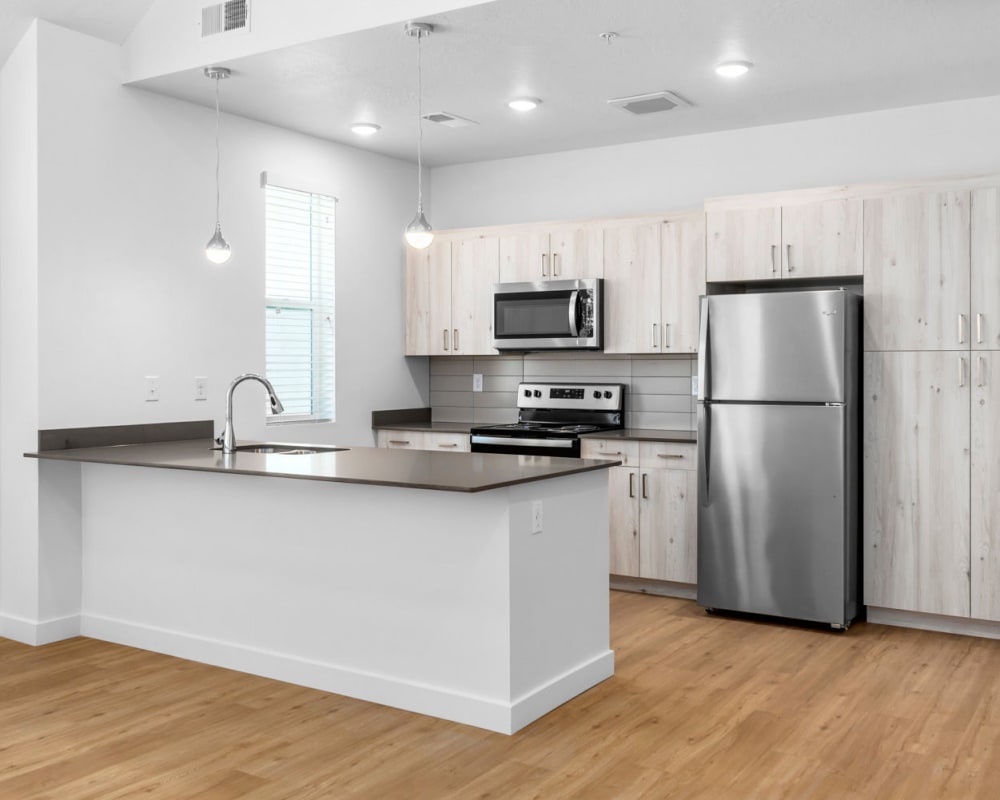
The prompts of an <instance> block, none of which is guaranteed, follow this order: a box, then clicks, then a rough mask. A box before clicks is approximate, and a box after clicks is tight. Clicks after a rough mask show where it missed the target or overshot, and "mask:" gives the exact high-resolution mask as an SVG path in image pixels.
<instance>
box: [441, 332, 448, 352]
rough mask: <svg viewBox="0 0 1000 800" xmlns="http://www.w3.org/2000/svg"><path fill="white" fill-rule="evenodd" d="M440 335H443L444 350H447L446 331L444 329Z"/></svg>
mask: <svg viewBox="0 0 1000 800" xmlns="http://www.w3.org/2000/svg"><path fill="white" fill-rule="evenodd" d="M441 333H442V334H443V335H444V349H445V350H447V349H448V329H447V328H444V329H443V330H442V331H441Z"/></svg>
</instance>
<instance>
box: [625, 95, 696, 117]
mask: <svg viewBox="0 0 1000 800" xmlns="http://www.w3.org/2000/svg"><path fill="white" fill-rule="evenodd" d="M608 105H609V106H618V107H619V108H623V109H625V110H626V111H628V112H631V113H632V114H656V113H657V112H660V111H670V110H672V109H675V108H678V107H684V106H690V105H691V104H690V103H689V102H688V101H687V100H685V99H684V98H683V97H679V96H678V95H676V94H674V93H673V92H650V93H649V94H634V95H632V96H631V97H616V98H615V99H614V100H608Z"/></svg>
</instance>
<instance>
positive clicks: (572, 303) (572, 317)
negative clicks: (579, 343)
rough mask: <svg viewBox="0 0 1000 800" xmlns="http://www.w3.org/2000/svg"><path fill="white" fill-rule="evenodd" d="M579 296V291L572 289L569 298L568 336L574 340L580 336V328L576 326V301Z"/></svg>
mask: <svg viewBox="0 0 1000 800" xmlns="http://www.w3.org/2000/svg"><path fill="white" fill-rule="evenodd" d="M579 296H580V290H579V289H574V290H573V291H572V292H571V293H570V296H569V335H570V336H572V337H573V338H574V339H575V338H576V337H577V336H579V335H580V328H579V326H578V325H577V324H576V301H577V298H579Z"/></svg>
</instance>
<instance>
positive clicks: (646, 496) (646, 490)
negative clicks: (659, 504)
mask: <svg viewBox="0 0 1000 800" xmlns="http://www.w3.org/2000/svg"><path fill="white" fill-rule="evenodd" d="M648 477H649V474H648V473H646V472H644V473H642V499H643V500H648V499H649V486H648V484H647V483H646V479H647V478H648Z"/></svg>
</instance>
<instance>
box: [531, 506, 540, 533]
mask: <svg viewBox="0 0 1000 800" xmlns="http://www.w3.org/2000/svg"><path fill="white" fill-rule="evenodd" d="M531 532H532V533H541V532H542V501H541V500H535V501H534V502H533V503H532V504H531Z"/></svg>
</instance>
